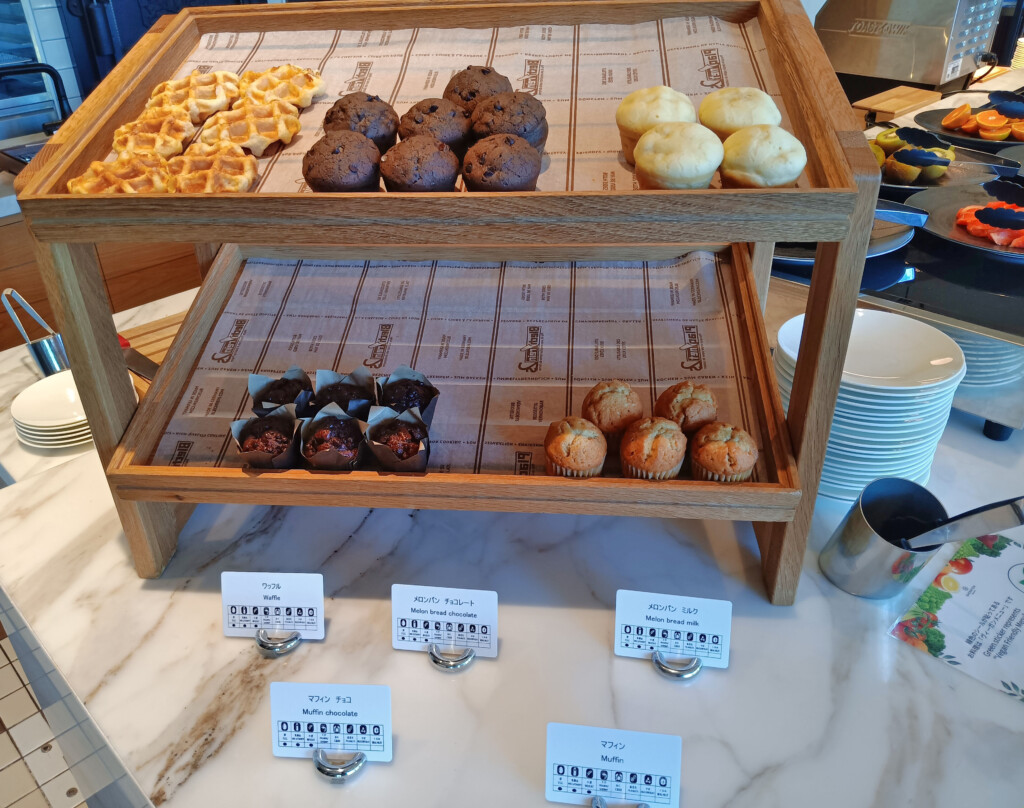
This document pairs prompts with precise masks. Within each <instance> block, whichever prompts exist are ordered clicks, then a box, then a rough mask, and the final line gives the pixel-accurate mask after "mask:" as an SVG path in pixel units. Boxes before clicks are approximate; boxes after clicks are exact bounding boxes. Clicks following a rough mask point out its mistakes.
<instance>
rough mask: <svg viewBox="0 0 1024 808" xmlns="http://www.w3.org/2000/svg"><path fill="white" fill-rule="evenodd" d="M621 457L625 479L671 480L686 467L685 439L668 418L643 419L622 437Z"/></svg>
mask: <svg viewBox="0 0 1024 808" xmlns="http://www.w3.org/2000/svg"><path fill="white" fill-rule="evenodd" d="M619 455H620V457H621V458H622V474H623V476H625V477H636V478H639V479H642V480H671V479H672V478H674V477H677V476H679V470H680V469H681V468H682V467H683V458H684V457H685V456H686V436H685V435H684V434H683V430H681V429H680V428H679V424H677V423H676V422H675V421H670V420H669V419H668V418H642V419H640V420H639V421H636V422H635V423H633V424H631V425H630V426H629V428H628V429H627V430H626V434H624V435H623V436H622V444H621V446H620V448H619Z"/></svg>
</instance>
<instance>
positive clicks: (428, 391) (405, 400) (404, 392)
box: [381, 379, 437, 412]
mask: <svg viewBox="0 0 1024 808" xmlns="http://www.w3.org/2000/svg"><path fill="white" fill-rule="evenodd" d="M436 395H437V389H436V388H434V387H432V386H431V385H429V384H424V383H423V382H421V381H420V380H419V379H397V380H396V381H393V382H391V384H389V385H388V386H387V387H385V388H384V390H383V393H382V395H381V399H382V400H381V404H383V405H384V406H385V407H391V409H393V410H395V411H396V412H404V411H405V410H409V409H412V408H413V407H419V408H420V412H422V411H423V408H424V407H426V406H427V404H429V403H430V400H431V399H432V398H433V397H434V396H436Z"/></svg>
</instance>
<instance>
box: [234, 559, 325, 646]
mask: <svg viewBox="0 0 1024 808" xmlns="http://www.w3.org/2000/svg"><path fill="white" fill-rule="evenodd" d="M220 597H221V608H222V610H223V612H224V636H226V637H255V636H256V632H257V631H258V630H259V629H261V628H264V629H266V630H267V631H297V632H299V634H300V636H301V637H302V639H304V640H322V639H323V638H324V576H323V575H321V574H320V573H318V572H315V573H300V572H222V573H221V574H220Z"/></svg>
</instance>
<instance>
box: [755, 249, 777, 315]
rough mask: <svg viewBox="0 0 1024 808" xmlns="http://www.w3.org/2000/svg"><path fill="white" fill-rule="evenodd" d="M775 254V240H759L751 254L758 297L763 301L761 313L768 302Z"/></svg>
mask: <svg viewBox="0 0 1024 808" xmlns="http://www.w3.org/2000/svg"><path fill="white" fill-rule="evenodd" d="M773 255H775V242H774V241H758V242H755V243H754V245H753V249H752V251H751V254H750V269H751V271H752V272H753V273H754V283H755V284H757V299H758V300H760V301H761V313H762V314H763V313H764V307H765V306H766V305H767V304H768V282H769V281H770V280H771V277H772V256H773Z"/></svg>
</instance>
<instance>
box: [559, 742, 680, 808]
mask: <svg viewBox="0 0 1024 808" xmlns="http://www.w3.org/2000/svg"><path fill="white" fill-rule="evenodd" d="M682 757H683V740H682V738H680V737H679V736H678V735H658V734H655V733H653V732H631V731H630V730H624V729H602V728H601V727H585V726H579V725H576V724H548V745H547V759H546V763H547V774H546V776H545V788H544V796H545V797H546V798H547V800H548V801H549V802H565V803H569V804H571V805H590V800H591V798H592V797H604V798H605V799H606V800H625V801H626V802H630V803H633V804H634V805H635V804H637V803H641V802H645V803H647V804H648V805H650V806H655V805H670V806H673V808H674V807H675V806H678V805H679V774H680V771H681V769H682Z"/></svg>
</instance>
